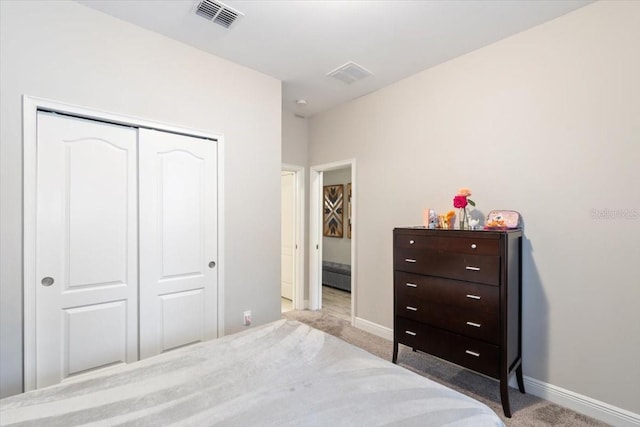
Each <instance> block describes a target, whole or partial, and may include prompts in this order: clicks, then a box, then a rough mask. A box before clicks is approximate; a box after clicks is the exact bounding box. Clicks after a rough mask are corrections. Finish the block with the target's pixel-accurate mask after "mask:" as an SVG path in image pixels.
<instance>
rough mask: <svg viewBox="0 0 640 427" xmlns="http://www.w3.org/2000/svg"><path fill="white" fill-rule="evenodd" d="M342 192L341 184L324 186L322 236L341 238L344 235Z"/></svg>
mask: <svg viewBox="0 0 640 427" xmlns="http://www.w3.org/2000/svg"><path fill="white" fill-rule="evenodd" d="M343 192H344V186H343V185H342V184H340V185H325V186H324V204H323V205H324V208H323V212H322V214H323V215H322V219H323V225H324V226H323V227H322V229H323V233H322V234H324V235H325V236H327V237H342V236H343V234H344V231H343V229H344V222H343V215H344V212H343V211H344V209H343V198H344V196H343Z"/></svg>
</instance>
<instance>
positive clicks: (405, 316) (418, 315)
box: [393, 227, 524, 417]
mask: <svg viewBox="0 0 640 427" xmlns="http://www.w3.org/2000/svg"><path fill="white" fill-rule="evenodd" d="M521 260H522V231H521V230H506V231H463V230H429V229H425V228H422V227H417V228H396V229H394V231H393V268H394V292H393V300H394V325H393V362H394V363H396V362H397V359H398V344H404V345H406V346H409V347H411V348H413V349H414V350H419V351H422V352H425V353H429V354H432V355H434V356H436V357H439V358H441V359H444V360H447V361H449V362H453V363H455V364H457V365H460V366H462V367H465V368H468V369H470V370H473V371H476V372H479V373H481V374H484V375H487V376H490V377H493V378H496V379H498V380H499V381H500V397H501V400H502V409H503V410H504V414H505V416H507V417H511V409H510V407H509V393H508V380H509V377H510V375H511V374H513V372H514V371H515V373H516V378H517V381H518V388H519V389H520V392H522V393H524V383H523V380H522V341H521V326H522V315H521V312H522V310H521V308H522V299H521V294H522V273H521V271H522V261H521Z"/></svg>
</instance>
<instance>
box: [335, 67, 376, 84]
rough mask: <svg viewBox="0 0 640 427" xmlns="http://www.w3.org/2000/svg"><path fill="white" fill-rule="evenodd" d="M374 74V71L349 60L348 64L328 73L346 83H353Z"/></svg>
mask: <svg viewBox="0 0 640 427" xmlns="http://www.w3.org/2000/svg"><path fill="white" fill-rule="evenodd" d="M372 75H373V73H372V72H371V71H369V70H367V69H366V68H364V67H362V66H360V65H358V64H356V63H355V62H347V63H346V64H344V65H341V66H339V67H338V68H336V69H335V70H333V71H330V72H329V73H327V76H329V77H334V78H336V79H338V80H340V81H342V82H344V83H346V84H351V83H353V82H356V81H358V80H362V79H364V78H365V77H369V76H372Z"/></svg>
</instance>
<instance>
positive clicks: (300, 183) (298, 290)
mask: <svg viewBox="0 0 640 427" xmlns="http://www.w3.org/2000/svg"><path fill="white" fill-rule="evenodd" d="M282 170H283V171H287V172H293V173H294V175H295V195H294V198H295V200H294V204H295V213H294V216H295V218H294V222H295V245H296V249H295V251H294V254H295V255H294V256H295V261H294V265H295V274H294V286H293V308H294V309H295V310H304V309H305V301H304V277H305V269H304V260H305V246H306V244H305V235H304V217H305V212H304V205H305V200H306V199H305V176H304V166H297V165H291V164H287V163H283V164H282Z"/></svg>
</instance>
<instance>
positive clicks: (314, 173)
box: [309, 159, 358, 326]
mask: <svg viewBox="0 0 640 427" xmlns="http://www.w3.org/2000/svg"><path fill="white" fill-rule="evenodd" d="M349 166H350V167H351V191H352V194H353V196H352V197H351V222H352V224H353V225H352V227H351V325H352V326H353V325H354V321H355V318H356V295H357V286H358V285H357V280H356V277H357V264H356V259H357V258H356V246H357V245H356V241H357V236H358V231H357V230H358V219H357V218H358V215H357V212H358V211H357V199H358V197H357V195H358V186H357V183H356V177H357V174H356V159H347V160H340V161H337V162H332V163H325V164H321V165H316V166H312V167H311V173H310V175H311V176H310V180H311V197H310V200H309V206H310V208H309V209H310V212H309V306H310V307H309V308H310V309H311V310H319V309H320V308H322V307H321V306H322V187H323V183H324V176H323V173H324V172H329V171H332V170H336V169H343V168H346V167H349Z"/></svg>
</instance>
